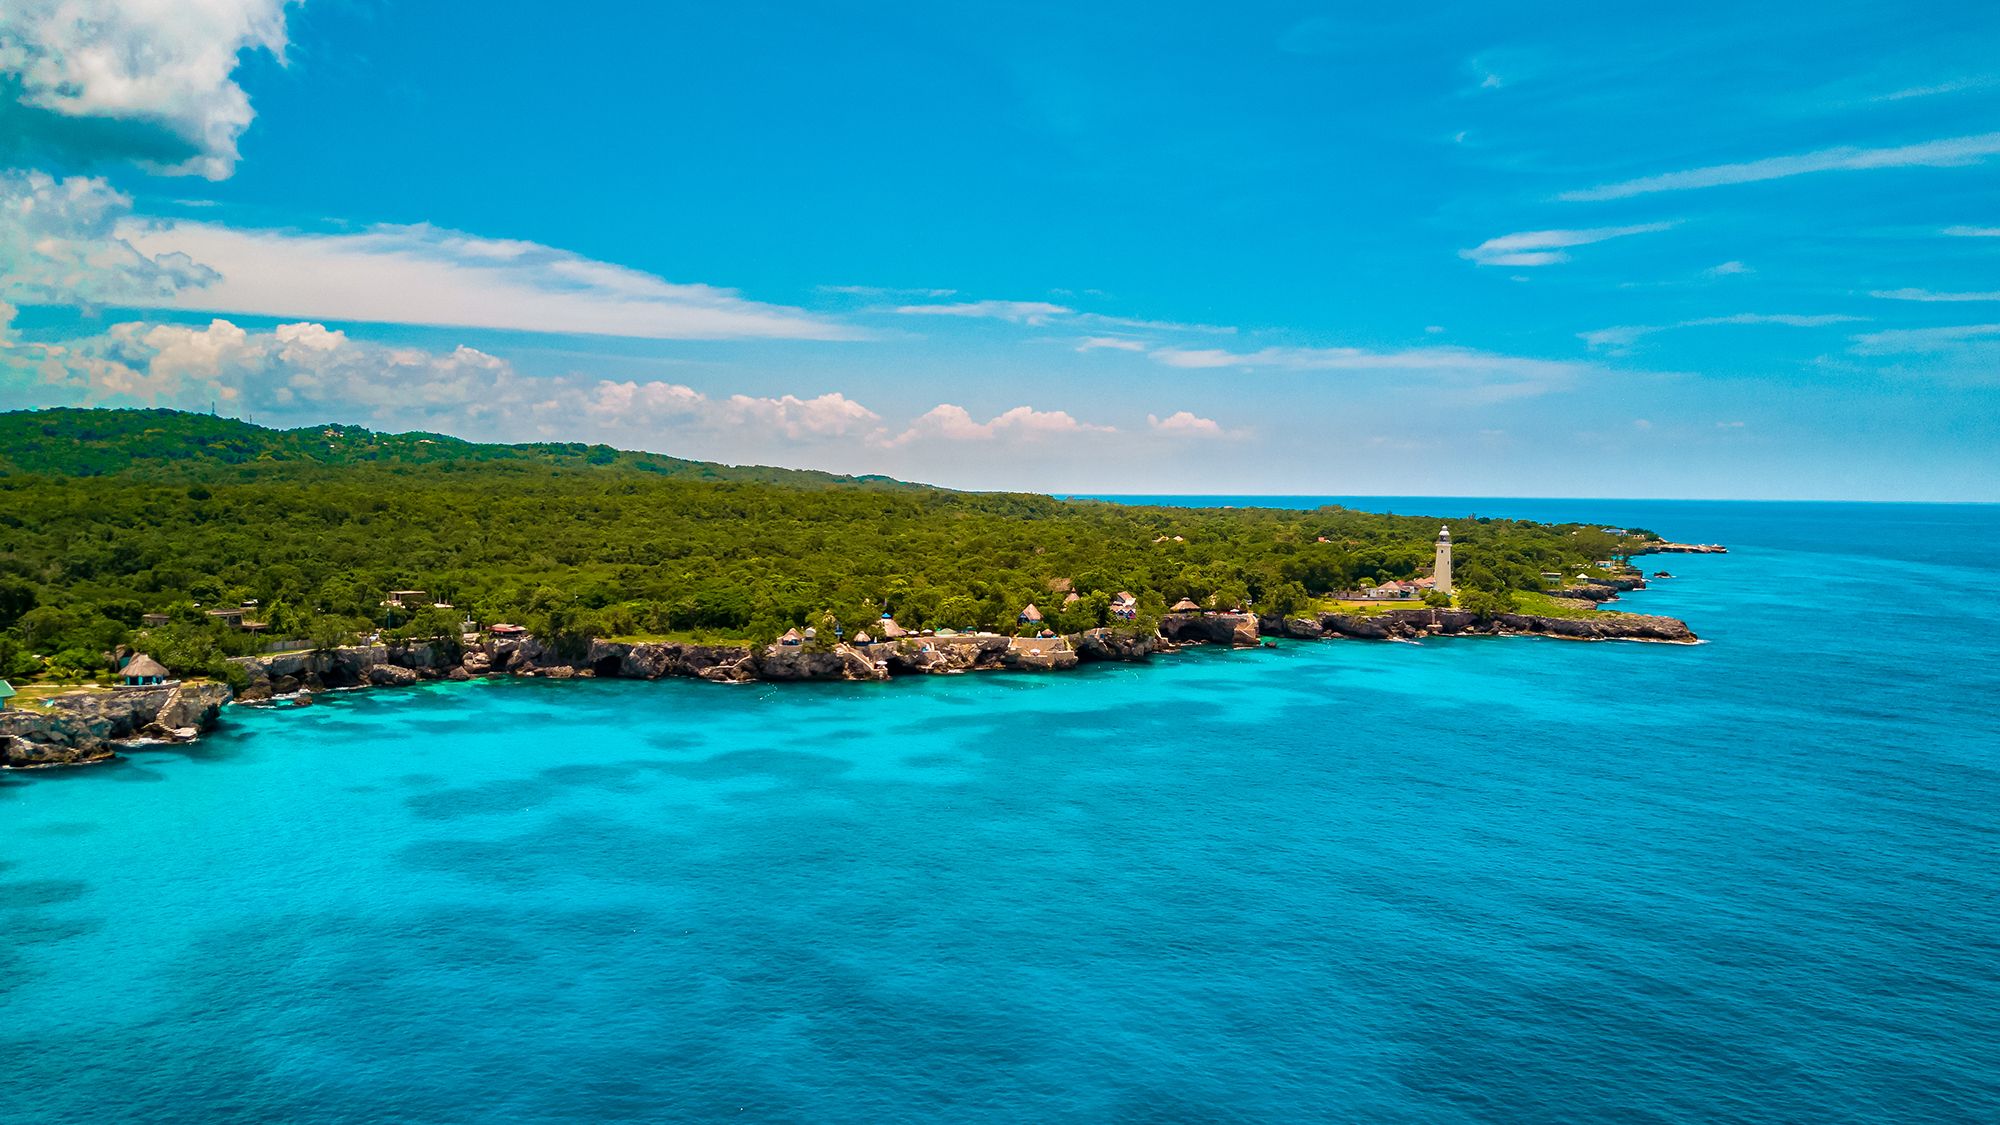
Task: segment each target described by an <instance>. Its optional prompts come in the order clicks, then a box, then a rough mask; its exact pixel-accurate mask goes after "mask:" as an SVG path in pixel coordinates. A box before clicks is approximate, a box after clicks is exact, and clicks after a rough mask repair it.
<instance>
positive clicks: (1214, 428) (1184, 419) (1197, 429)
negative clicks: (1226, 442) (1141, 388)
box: [1146, 410, 1226, 438]
mask: <svg viewBox="0 0 2000 1125" xmlns="http://www.w3.org/2000/svg"><path fill="white" fill-rule="evenodd" d="M1146 425H1148V426H1151V427H1152V429H1153V432H1154V433H1158V434H1166V435H1168V436H1170V437H1188V438H1219V437H1224V436H1226V431H1224V430H1223V428H1222V423H1220V422H1217V421H1216V420H1215V419H1213V418H1203V417H1200V416H1198V415H1196V414H1194V413H1193V412H1192V411H1187V410H1177V411H1175V412H1174V413H1172V414H1169V415H1167V416H1166V417H1165V418H1161V417H1159V416H1158V415H1154V414H1148V415H1146Z"/></svg>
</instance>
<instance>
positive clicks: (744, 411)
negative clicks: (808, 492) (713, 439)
mask: <svg viewBox="0 0 2000 1125" xmlns="http://www.w3.org/2000/svg"><path fill="white" fill-rule="evenodd" d="M584 410H585V412H586V413H588V414H589V415H591V416H592V417H594V418H596V419H597V420H599V421H600V422H605V423H608V424H611V425H614V426H617V427H619V428H624V429H632V428H635V427H636V428H640V429H654V428H658V427H661V426H665V425H671V424H677V423H686V422H692V423H695V424H698V425H701V426H705V427H709V428H714V429H733V428H738V427H749V428H754V429H757V430H760V431H763V432H765V433H767V434H776V435H780V436H782V437H784V438H786V439H788V440H791V441H800V440H804V439H808V438H838V437H853V436H857V435H864V434H868V433H870V432H872V431H874V430H875V429H877V428H878V425H877V424H878V423H880V422H881V420H882V419H881V416H880V415H878V414H876V413H875V412H874V411H872V410H870V409H868V408H867V407H865V406H863V405H861V404H860V403H858V402H855V401H854V400H853V399H850V398H848V397H846V396H845V395H842V394H839V393H837V392H836V393H829V394H823V395H820V396H818V397H816V398H809V399H802V398H799V397H797V396H796V395H782V396H779V397H777V398H758V397H753V396H751V395H741V394H738V395H730V396H729V397H728V398H721V399H717V398H710V397H709V396H707V395H705V394H702V393H701V392H700V391H697V390H695V389H694V388H692V387H684V386H681V385H679V384H676V383H635V382H629V381H628V382H622V383H614V382H610V381H604V382H600V383H598V384H597V386H596V387H595V389H593V390H592V391H590V392H589V394H588V396H587V398H586V399H585V404H584Z"/></svg>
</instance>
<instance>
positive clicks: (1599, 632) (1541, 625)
mask: <svg viewBox="0 0 2000 1125" xmlns="http://www.w3.org/2000/svg"><path fill="white" fill-rule="evenodd" d="M1493 621H1494V623H1495V624H1496V625H1497V626H1498V627H1499V628H1500V629H1502V630H1504V631H1506V632H1510V633H1534V634H1537V635H1542V636H1550V637H1567V638H1570V639H1572V640H1583V641H1614V640H1615V641H1672V642H1675V643H1678V644H1692V643H1694V642H1695V641H1696V640H1698V639H1700V638H1698V637H1696V636H1695V634H1694V630H1692V629H1690V628H1688V626H1687V622H1685V621H1682V620H1680V619H1679V618H1675V617H1652V616H1648V615H1645V614H1639V613H1606V614H1600V615H1598V616H1595V617H1532V616H1527V615H1524V614H1518V613H1503V614H1500V615H1499V616H1497V617H1495V618H1494V619H1493Z"/></svg>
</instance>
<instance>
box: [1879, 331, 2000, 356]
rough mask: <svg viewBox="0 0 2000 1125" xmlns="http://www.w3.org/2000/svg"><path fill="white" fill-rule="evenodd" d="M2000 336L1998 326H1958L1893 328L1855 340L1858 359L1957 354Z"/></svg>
mask: <svg viewBox="0 0 2000 1125" xmlns="http://www.w3.org/2000/svg"><path fill="white" fill-rule="evenodd" d="M1996 336H2000V324H1957V325H1949V326H1945V327H1940V328H1894V329H1890V330H1888V331H1885V332H1869V333H1865V334H1863V335H1860V336H1856V337H1854V350H1855V351H1856V352H1857V353H1859V354H1861V355H1897V354H1903V353H1910V352H1948V351H1957V350H1959V349H1961V348H1962V347H1964V346H1965V345H1968V344H1973V343H1981V342H1984V341H1986V340H1988V339H1990V338H1992V337H1996Z"/></svg>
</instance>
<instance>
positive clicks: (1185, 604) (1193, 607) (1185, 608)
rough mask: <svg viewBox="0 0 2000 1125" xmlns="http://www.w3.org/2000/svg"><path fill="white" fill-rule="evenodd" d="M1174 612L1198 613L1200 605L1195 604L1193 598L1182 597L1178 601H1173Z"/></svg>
mask: <svg viewBox="0 0 2000 1125" xmlns="http://www.w3.org/2000/svg"><path fill="white" fill-rule="evenodd" d="M1174 612H1175V613H1190V612H1192V613H1200V612H1201V606H1200V605H1198V604H1196V603H1195V600H1194V599H1193V598H1182V599H1181V600H1180V601H1177V602H1175V603H1174Z"/></svg>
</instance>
